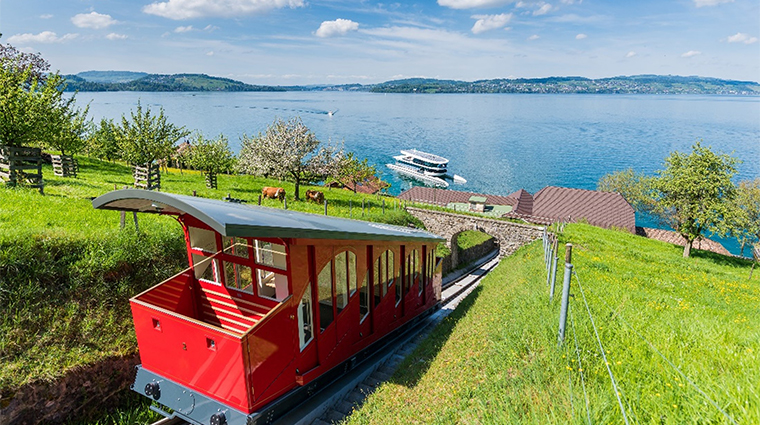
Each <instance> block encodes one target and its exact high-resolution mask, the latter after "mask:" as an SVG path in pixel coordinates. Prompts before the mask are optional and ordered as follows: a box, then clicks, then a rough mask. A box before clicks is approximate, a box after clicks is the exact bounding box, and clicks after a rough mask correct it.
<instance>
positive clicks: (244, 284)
mask: <svg viewBox="0 0 760 425" xmlns="http://www.w3.org/2000/svg"><path fill="white" fill-rule="evenodd" d="M224 277H225V283H226V285H227V287H228V288H234V289H237V290H239V291H243V292H248V293H249V294H253V274H252V273H251V268H250V267H248V266H244V265H242V264H236V263H231V262H229V261H225V262H224ZM275 295H276V294H275ZM273 298H274V297H273Z"/></svg>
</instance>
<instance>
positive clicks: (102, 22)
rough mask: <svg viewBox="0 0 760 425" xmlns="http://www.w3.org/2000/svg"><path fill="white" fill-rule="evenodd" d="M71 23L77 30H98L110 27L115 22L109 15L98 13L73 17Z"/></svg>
mask: <svg viewBox="0 0 760 425" xmlns="http://www.w3.org/2000/svg"><path fill="white" fill-rule="evenodd" d="M71 22H72V23H73V24H74V25H76V26H78V27H79V28H92V29H96V30H99V29H102V28H108V27H110V26H111V25H113V24H115V23H116V20H115V19H113V18H112V17H111V15H104V14H102V13H98V12H90V13H80V14H78V15H74V17H73V18H71Z"/></svg>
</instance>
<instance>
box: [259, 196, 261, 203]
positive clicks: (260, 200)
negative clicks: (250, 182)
mask: <svg viewBox="0 0 760 425" xmlns="http://www.w3.org/2000/svg"><path fill="white" fill-rule="evenodd" d="M259 205H261V195H259Z"/></svg>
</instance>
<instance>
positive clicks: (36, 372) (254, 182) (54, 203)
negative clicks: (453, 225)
mask: <svg viewBox="0 0 760 425" xmlns="http://www.w3.org/2000/svg"><path fill="white" fill-rule="evenodd" d="M78 159H79V163H80V170H81V172H80V175H79V177H78V178H76V179H73V178H59V177H55V176H54V175H53V172H52V168H51V167H50V166H47V167H44V168H43V174H44V181H45V183H46V186H45V195H44V196H43V195H40V194H39V193H38V192H37V191H36V190H31V189H9V188H2V187H0V311H1V312H2V314H0V365H1V367H0V393H2V394H3V396H4V397H6V396H7V395H8V394H12V393H13V389H14V388H16V387H18V386H20V385H23V384H26V383H30V382H33V381H37V380H54V379H55V378H57V377H60V376H62V375H63V374H64V373H65V372H66V371H68V370H70V369H72V368H75V367H77V366H81V365H85V364H91V363H93V362H97V361H98V360H99V359H102V358H104V357H108V356H113V355H121V354H129V353H134V352H135V350H136V342H135V337H134V332H133V329H132V318H131V314H130V311H129V304H128V300H129V298H130V297H131V296H133V295H135V294H137V293H139V292H141V291H142V290H144V289H146V288H148V287H150V286H152V285H155V284H156V283H158V282H160V281H161V280H163V279H165V278H167V277H169V276H171V275H172V274H174V273H176V272H178V271H179V270H181V269H183V268H185V267H187V257H186V254H185V246H184V241H183V238H182V231H181V228H180V226H179V225H178V224H177V222H176V221H175V220H174V219H173V218H171V217H162V216H157V215H152V214H139V215H138V220H139V231H135V229H134V225H133V223H132V217H131V214H128V215H127V226H126V229H124V230H121V229H120V228H119V221H120V219H119V213H118V212H116V211H100V210H95V209H93V208H92V204H91V200H90V198H92V197H95V196H99V195H102V194H104V193H106V192H108V191H110V190H113V189H114V187H117V188H123V187H124V186H130V185H131V183H132V179H131V173H130V170H129V168H128V167H126V166H124V165H123V164H113V163H108V162H103V161H98V160H93V159H89V158H84V157H80V158H78ZM161 179H162V188H161V190H162V191H165V192H173V193H180V194H187V195H190V194H192V192H193V191H197V194H198V196H203V197H208V198H214V199H222V198H223V197H225V196H227V195H228V194H230V195H231V196H232V197H234V198H238V199H246V200H248V201H249V203H251V204H255V203H256V202H257V200H258V195H259V194H260V193H261V187H263V186H281V187H284V188H285V190H286V191H287V193H288V196H287V201H288V208H289V209H293V210H299V211H306V212H312V213H318V214H323V213H324V206H323V205H315V204H313V203H307V202H304V201H295V200H294V197H293V185H292V184H290V183H287V182H278V181H276V180H271V179H262V178H255V177H252V176H231V175H221V176H219V178H218V183H219V188H218V189H215V190H212V189H207V188H206V187H205V182H204V179H203V176H202V175H201V174H200V173H198V172H188V171H184V172H180V171H179V170H171V171H170V172H169V173H162V175H161ZM310 188H316V187H313V186H303V187H302V188H301V196H304V193H305V191H306V189H310ZM319 189H322V188H319ZM323 190H324V193H325V198H326V199H327V201H328V214H329V215H332V216H341V217H352V218H356V219H364V220H369V221H378V222H385V223H391V224H399V225H406V224H408V223H414V224H416V225H418V226H421V223H420V222H419V221H418V220H416V219H415V218H414V217H412V216H411V215H409V214H407V213H406V212H405V211H403V210H402V209H401V208H399V207H398V204H397V203H396V202H395V198H381V197H378V196H368V195H364V196H362V195H356V194H354V193H352V192H350V191H346V190H339V189H333V190H327V189H323ZM363 200H364V201H365V210H364V213H362V201H363ZM383 200H385V202H386V210H385V213H383V210H382V202H383ZM262 204H263V205H265V206H271V207H275V208H282V207H283V204H282V203H281V202H280V201H278V200H269V199H266V200H264V201H263V202H262Z"/></svg>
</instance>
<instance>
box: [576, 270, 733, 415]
mask: <svg viewBox="0 0 760 425" xmlns="http://www.w3.org/2000/svg"><path fill="white" fill-rule="evenodd" d="M573 274H575V279H576V280H577V281H578V287H579V288H580V287H581V280H580V278H579V277H578V273H576V272H575V271H573ZM582 293H583V290H582V289H581V294H582ZM596 298H597V299H598V300H600V301H601V302H602V304H604V305H605V307H607V308H608V309H609V310H610V311H612V312H615V309H613V308H612V307H611V306H610V305H609V304H607V302H606V301H605V300H604V299H603V298H601V297H599V296H597V297H596ZM584 302H585V297H584ZM586 308H588V304H587V305H586ZM614 316H615V317H617V318H618V319H620V321H621V322H623V324H625V325H626V326H627V327H628V329H630V330H631V331H633V333H635V334H636V335H637V336H638V337H639V338H641V340H642V341H644V342H645V343H646V344H647V345H648V346H649V348H651V349H652V351H654V352H655V353H657V354H658V355H659V356H660V357H661V358H662V359H663V360H665V362H666V363H667V364H669V365H670V367H672V368H673V370H675V371H676V372H678V374H679V375H681V377H683V379H685V380H686V382H688V383H689V385H691V386H692V387H694V389H695V390H697V392H699V393H700V394H701V395H702V396H703V397H704V398H705V399H707V401H708V402H710V404H712V405H713V407H715V408H716V409H718V411H720V413H722V414H723V416H725V417H726V419H728V420H729V422H731V423H732V424H734V425H738V423H737V422H736V421H735V420H734V418H733V417H731V415H729V414H728V412H726V411H725V410H723V408H721V407H720V406H719V405H718V403H716V402H715V400H713V399H712V398H710V396H708V395H707V393H705V392H704V391H702V389H701V388H699V386H697V384H696V383H694V381H692V380H691V379H689V377H688V376H686V374H685V373H683V372H682V371H681V369H679V368H678V366H676V365H675V364H674V363H673V362H671V361H670V359H668V358H667V357H665V355H664V354H662V352H660V350H658V349H657V347H655V346H654V344H652V343H651V342H649V340H648V339H646V338H645V337H644V336H643V335H642V334H641V333H640V332H639V331H637V330H636V328H634V327H633V326H632V325H631V324H630V323H628V321H627V320H625V318H623V316H622V315H621V314H620V313H615V314H614ZM595 330H596V329H595ZM605 361H606V360H605ZM608 369H609V366H608Z"/></svg>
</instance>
